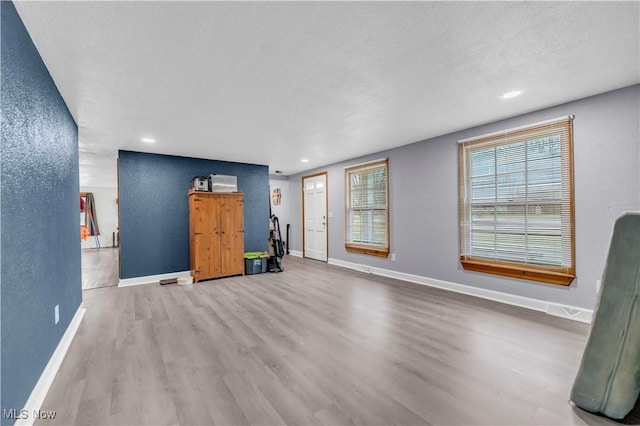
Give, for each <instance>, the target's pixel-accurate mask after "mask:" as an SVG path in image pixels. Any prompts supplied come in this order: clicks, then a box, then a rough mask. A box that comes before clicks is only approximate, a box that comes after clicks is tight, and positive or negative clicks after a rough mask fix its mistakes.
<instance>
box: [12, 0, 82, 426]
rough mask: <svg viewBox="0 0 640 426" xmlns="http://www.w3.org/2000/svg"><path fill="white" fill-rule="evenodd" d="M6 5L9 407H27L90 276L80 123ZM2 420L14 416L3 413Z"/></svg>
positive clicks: (13, 11) (19, 22)
mask: <svg viewBox="0 0 640 426" xmlns="http://www.w3.org/2000/svg"><path fill="white" fill-rule="evenodd" d="M0 14H1V15H2V18H1V19H2V22H1V25H0V27H1V31H2V34H1V36H0V39H1V40H2V48H1V51H2V58H1V63H2V72H1V82H0V87H1V91H0V98H1V108H2V144H1V152H0V157H1V158H2V163H1V172H0V182H1V189H2V190H1V191H0V194H1V195H0V197H1V199H2V212H1V219H0V223H1V228H2V230H1V232H0V235H1V238H0V247H1V250H0V253H1V255H0V258H1V272H0V275H1V276H2V284H1V299H2V307H1V311H2V315H1V321H0V323H1V324H2V330H1V334H2V340H1V342H2V344H1V346H2V367H1V368H2V392H1V393H2V404H1V407H0V412H1V413H3V414H4V411H3V410H4V409H11V408H14V409H18V410H19V409H22V408H23V407H24V404H25V403H26V401H27V398H28V397H29V395H30V393H31V391H32V390H33V387H34V385H35V384H36V382H37V381H38V378H39V377H40V374H41V373H42V371H43V370H44V368H45V366H46V365H47V362H49V358H50V357H51V355H52V354H53V352H54V350H55V349H56V347H57V346H58V343H59V342H60V339H61V338H62V335H63V334H64V332H65V331H66V329H67V326H68V325H69V323H70V322H71V319H72V318H73V315H74V314H75V312H76V311H77V309H78V306H80V303H81V301H82V291H81V285H82V284H81V277H80V222H79V220H80V204H79V191H78V128H77V126H76V124H75V122H74V121H73V118H72V117H71V114H70V113H69V111H68V110H67V107H66V105H65V103H64V101H63V100H62V97H61V96H60V93H58V89H57V88H56V85H55V84H54V82H53V80H52V79H51V76H50V75H49V72H48V71H47V68H46V67H45V65H44V63H43V62H42V59H41V58H40V55H39V54H38V51H37V50H36V48H35V46H34V45H33V43H32V41H31V38H30V37H29V34H28V33H27V30H26V29H25V27H24V25H23V24H22V21H21V20H20V17H19V16H18V14H17V13H16V10H15V8H14V5H13V3H11V2H8V1H3V2H0ZM55 305H60V322H58V324H54V306H55ZM31 419H32V418H31ZM2 424H3V425H5V424H13V420H12V419H9V418H5V417H4V415H3V416H2Z"/></svg>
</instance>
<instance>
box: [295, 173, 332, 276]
mask: <svg viewBox="0 0 640 426" xmlns="http://www.w3.org/2000/svg"><path fill="white" fill-rule="evenodd" d="M322 175H324V181H325V185H324V198H325V203H324V213H325V215H324V216H325V221H326V227H325V233H324V238H325V240H326V241H325V250H326V251H325V253H326V255H327V260H325V262H327V263H328V262H329V172H327V171H326V170H325V171H323V172H318V173H314V174H312V175H306V176H302V177H301V178H300V179H301V180H300V186H301V187H302V257H303V258H305V257H306V256H305V247H306V244H305V238H304V236H305V234H306V233H307V230H306V229H305V222H306V220H305V215H304V180H305V179H309V178H314V177H318V176H322ZM314 260H316V259H314Z"/></svg>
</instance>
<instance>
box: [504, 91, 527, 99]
mask: <svg viewBox="0 0 640 426" xmlns="http://www.w3.org/2000/svg"><path fill="white" fill-rule="evenodd" d="M521 94H522V90H513V91H511V92H507V93H505V94H504V95H502V96H501V98H502V99H511V98H515V97H516V96H520V95H521Z"/></svg>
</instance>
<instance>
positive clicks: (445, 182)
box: [289, 85, 640, 309]
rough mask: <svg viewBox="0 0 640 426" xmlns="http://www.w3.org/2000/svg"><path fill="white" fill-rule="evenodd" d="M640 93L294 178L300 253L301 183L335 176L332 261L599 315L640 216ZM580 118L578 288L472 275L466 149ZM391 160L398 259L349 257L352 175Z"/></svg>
mask: <svg viewBox="0 0 640 426" xmlns="http://www.w3.org/2000/svg"><path fill="white" fill-rule="evenodd" d="M639 105H640V86H639V85H635V86H631V87H627V88H624V89H620V90H616V91H613V92H609V93H604V94H601V95H597V96H593V97H589V98H586V99H581V100H578V101H574V102H570V103H567V104H563V105H559V106H556V107H552V108H548V109H544V110H541V111H535V112H532V113H529V114H525V115H521V116H518V117H513V118H509V119H506V120H502V121H499V122H495V123H491V124H487V125H483V126H478V127H475V128H472V129H467V130H463V131H459V132H456V133H452V134H448V135H445V136H441V137H437V138H433V139H429V140H425V141H421V142H417V143H413V144H410V145H405V146H403V147H400V148H396V149H392V150H388V151H384V152H379V153H376V154H372V155H369V156H365V157H361V158H356V159H353V160H351V161H346V162H342V163H339V164H333V165H329V166H326V167H322V168H319V169H315V170H310V171H309V172H305V173H302V174H298V175H295V176H291V177H290V178H289V182H290V188H289V192H290V196H291V216H292V218H293V219H292V220H293V236H292V243H291V248H292V249H294V250H300V251H301V250H302V234H301V230H302V213H301V206H302V200H301V177H302V176H303V175H307V174H312V173H315V172H317V171H322V170H326V171H328V173H329V183H328V190H329V206H328V210H329V211H332V212H333V217H332V218H331V219H329V221H330V222H329V248H328V249H329V258H333V259H339V260H344V261H348V262H354V263H357V264H364V265H370V266H374V267H379V268H385V269H390V270H394V271H399V272H405V273H409V274H415V275H420V276H424V277H428V278H435V279H440V280H445V281H450V282H454V283H459V284H465V285H471V286H475V287H480V288H483V289H489V290H495V291H500V292H503V293H510V294H515V295H520V296H525V297H530V298H535V299H539V300H544V301H549V302H556V303H561V304H566V305H571V306H577V307H582V308H587V309H592V308H593V306H594V304H595V294H596V289H595V282H596V280H598V279H600V277H601V276H602V272H603V267H604V261H605V257H606V253H607V250H608V246H609V239H610V237H611V231H612V228H613V222H614V220H615V219H616V218H617V217H618V216H619V215H620V214H621V213H622V212H625V211H630V210H640V179H639V176H638V170H639V169H640V147H639V145H640V142H639V141H640V131H639V128H640V118H639V116H640V110H639ZM568 114H574V115H575V120H574V159H575V164H574V166H575V202H576V204H575V210H576V267H577V278H576V279H575V280H574V281H573V283H572V284H571V286H569V287H560V286H554V285H549V284H542V283H536V282H533V281H525V280H517V279H510V278H503V277H499V276H495V275H488V274H480V273H476V272H467V271H464V270H463V269H462V268H461V267H460V264H459V262H458V234H459V233H458V204H457V202H458V200H457V196H458V180H457V173H458V171H457V152H458V151H457V141H458V140H460V139H464V138H468V137H473V136H478V135H482V134H485V133H489V132H494V131H498V130H504V129H508V128H511V127H515V126H520V125H527V124H532V123H535V122H538V121H542V120H547V119H552V118H556V117H559V116H563V115H568ZM381 157H388V158H389V169H390V170H389V184H390V187H389V191H390V208H391V210H390V221H391V223H390V228H391V252H392V253H396V254H397V262H391V260H390V257H389V258H387V259H378V258H374V257H372V256H366V255H359V254H353V253H347V252H346V251H345V249H344V220H345V219H344V170H343V167H345V166H347V165H350V164H356V163H361V162H363V161H367V160H374V159H377V158H381Z"/></svg>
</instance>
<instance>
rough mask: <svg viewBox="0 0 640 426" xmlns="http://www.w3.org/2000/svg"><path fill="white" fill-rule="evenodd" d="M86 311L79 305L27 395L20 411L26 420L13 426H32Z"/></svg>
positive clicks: (18, 421) (19, 421) (19, 420)
mask: <svg viewBox="0 0 640 426" xmlns="http://www.w3.org/2000/svg"><path fill="white" fill-rule="evenodd" d="M86 311H87V310H86V309H85V308H83V307H82V304H80V306H79V307H78V310H77V311H76V313H75V315H74V316H73V318H72V319H71V322H70V323H69V326H68V327H67V330H66V331H65V332H64V334H63V335H62V339H60V342H59V343H58V346H57V347H56V350H55V351H54V352H53V354H52V355H51V358H49V362H48V363H47V366H46V367H45V368H44V370H43V371H42V374H41V375H40V378H39V379H38V381H37V382H36V385H35V386H34V387H33V390H32V391H31V395H29V399H27V403H26V404H25V405H24V410H23V411H22V413H28V416H27V418H26V419H22V418H19V419H17V420H16V422H15V426H26V425H29V426H30V425H33V423H34V421H35V420H36V419H35V418H34V416H33V413H34V412H37V411H39V410H40V407H42V403H43V402H44V399H45V397H46V396H47V393H48V392H49V388H50V387H51V384H52V383H53V379H55V377H56V374H58V369H59V368H60V365H61V364H62V360H64V357H65V355H66V354H67V350H68V349H69V346H71V342H72V341H73V338H74V336H75V335H76V332H77V331H78V327H80V323H81V322H82V318H83V317H84V314H85V312H86ZM25 410H26V411H25Z"/></svg>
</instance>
